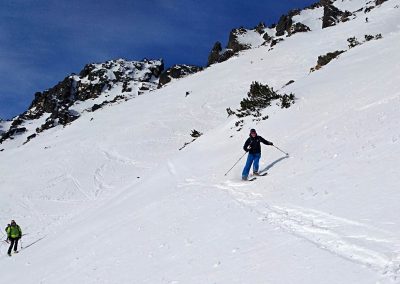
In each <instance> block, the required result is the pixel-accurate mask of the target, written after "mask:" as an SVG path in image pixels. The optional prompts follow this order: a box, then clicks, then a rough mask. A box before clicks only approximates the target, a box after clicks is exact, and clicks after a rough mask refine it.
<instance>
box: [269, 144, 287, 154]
mask: <svg viewBox="0 0 400 284" xmlns="http://www.w3.org/2000/svg"><path fill="white" fill-rule="evenodd" d="M273 146H274V147H275V148H276V149H278V150H279V151H281V152H282V153H284V154H285V155H286V156H289V153H286V152H285V151H282V150H281V149H279V148H278V147H276V146H275V145H273Z"/></svg>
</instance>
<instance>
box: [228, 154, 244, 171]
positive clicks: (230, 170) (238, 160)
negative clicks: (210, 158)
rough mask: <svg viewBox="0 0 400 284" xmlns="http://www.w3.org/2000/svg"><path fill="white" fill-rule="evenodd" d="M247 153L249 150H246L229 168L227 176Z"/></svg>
mask: <svg viewBox="0 0 400 284" xmlns="http://www.w3.org/2000/svg"><path fill="white" fill-rule="evenodd" d="M246 154H247V152H245V153H244V154H243V155H242V156H241V157H240V158H239V160H238V161H237V162H236V163H235V164H234V165H233V166H232V168H230V169H229V171H227V172H226V174H225V176H226V175H227V174H228V173H229V172H230V171H231V170H232V169H233V168H234V167H235V166H236V165H237V163H239V162H240V160H241V159H242V158H243V157H244V156H245V155H246Z"/></svg>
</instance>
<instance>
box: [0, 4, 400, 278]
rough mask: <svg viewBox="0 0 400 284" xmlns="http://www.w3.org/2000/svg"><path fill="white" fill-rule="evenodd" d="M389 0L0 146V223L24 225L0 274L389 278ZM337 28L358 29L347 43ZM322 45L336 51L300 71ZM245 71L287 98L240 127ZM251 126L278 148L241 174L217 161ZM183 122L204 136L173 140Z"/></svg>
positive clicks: (393, 152)
mask: <svg viewBox="0 0 400 284" xmlns="http://www.w3.org/2000/svg"><path fill="white" fill-rule="evenodd" d="M360 3H361V1H360ZM399 5H400V1H398V0H392V1H387V2H385V3H383V4H382V5H381V6H380V7H376V8H375V9H373V10H371V12H370V13H368V17H369V22H368V23H366V22H365V19H364V17H358V18H356V19H354V20H352V21H349V22H346V23H341V24H339V25H336V26H333V27H330V28H327V29H323V30H322V29H319V30H312V31H311V32H308V33H304V34H297V35H295V36H292V37H290V38H288V39H286V40H285V41H283V42H281V43H279V44H277V45H276V46H275V47H274V48H273V49H272V50H270V48H269V47H264V46H261V47H260V48H256V49H251V50H248V51H243V52H242V53H241V54H240V56H238V57H234V58H232V59H231V60H229V61H226V62H224V63H221V64H216V65H213V66H211V67H210V68H207V69H206V70H205V71H203V72H200V73H197V74H194V75H192V76H190V77H188V78H184V79H180V80H176V81H174V82H172V83H171V84H170V85H168V86H166V87H164V88H162V89H159V90H156V91H153V92H151V93H149V94H148V95H146V96H138V97H136V98H135V99H132V100H130V101H127V102H123V103H120V104H116V105H115V106H113V107H109V108H104V109H102V110H101V111H96V112H93V113H92V112H83V113H82V115H81V117H80V119H78V120H76V121H75V122H74V123H73V124H71V125H69V126H68V127H65V128H61V127H60V128H52V129H50V130H48V131H46V132H45V133H43V135H40V136H39V137H37V138H36V139H34V140H32V141H31V142H30V143H28V144H26V145H23V146H21V147H18V148H13V149H9V150H8V151H3V152H0V172H1V176H0V186H1V190H0V216H1V217H0V219H1V221H0V223H2V224H6V223H7V222H8V220H9V219H11V218H14V219H16V220H17V222H18V223H19V224H20V225H21V226H22V229H23V230H24V232H26V233H27V235H26V236H24V237H23V239H22V240H23V246H24V247H25V248H26V249H24V250H22V252H21V253H20V254H19V255H15V256H12V257H11V259H10V258H8V257H5V256H2V257H1V258H0V262H1V263H0V264H1V267H2V268H3V269H4V271H5V272H4V273H3V274H2V280H3V281H4V282H5V283H7V282H11V281H13V282H15V281H16V280H15V275H16V274H18V280H17V281H19V282H21V283H71V282H80V283H260V284H261V283H397V282H398V281H399V277H400V275H399V273H400V240H399V237H398V236H399V234H400V217H399V215H398V213H397V212H398V200H399V198H400V193H399V191H398V185H399V184H400V177H399V175H398V172H399V171H400V164H399V163H398V161H397V160H398V159H397V157H398V156H399V154H400V147H399V143H400V132H399V129H400V127H399V121H400V113H399V111H398V110H399V107H400V87H399V85H398V78H397V77H396V75H397V74H399V72H400V69H399V68H400V67H399V64H398V62H399V60H400V55H399V53H398V50H397V49H398V46H399V43H400V22H399V19H400V17H399V13H400V9H399V8H398V7H399ZM379 33H381V34H382V37H383V38H382V39H380V40H371V41H365V40H364V38H365V37H364V36H365V35H366V34H371V35H376V34H379ZM350 37H356V38H358V39H359V41H360V42H363V44H361V45H358V46H356V47H354V48H351V49H349V47H348V42H347V39H348V38H350ZM335 50H345V51H346V52H345V53H342V54H341V55H340V57H338V58H337V59H335V60H333V61H331V62H330V63H329V64H328V65H326V66H324V67H323V68H322V69H320V70H318V71H315V72H312V73H309V70H310V68H311V67H313V66H315V64H316V62H317V58H318V56H320V55H324V54H326V53H328V52H332V51H335ZM290 80H294V81H295V82H294V83H293V84H290V85H288V86H285V87H283V86H284V85H285V84H286V83H287V82H288V81H290ZM252 81H259V82H262V83H264V84H268V85H270V86H272V87H274V88H275V89H277V90H278V89H279V90H280V92H286V93H289V92H293V93H295V94H296V97H297V101H296V103H295V105H294V106H292V107H291V108H289V109H286V110H282V109H280V108H278V107H277V106H272V107H270V108H268V109H266V110H265V111H264V112H263V115H268V116H269V119H267V120H265V121H261V122H259V123H257V122H255V121H253V120H252V118H250V117H249V118H246V119H245V120H244V122H243V123H244V130H243V131H240V132H238V131H236V128H235V127H234V124H235V122H236V121H237V120H238V119H237V118H233V117H229V118H227V114H226V111H225V109H226V108H227V107H231V108H232V109H234V108H236V107H239V103H240V101H241V99H242V98H243V97H245V96H246V93H247V91H248V89H249V86H250V84H251V82H252ZM282 87H283V88H282ZM281 88H282V89H281ZM187 92H189V95H186V94H187ZM253 127H255V128H256V129H257V131H258V133H259V134H260V135H262V136H263V137H264V138H266V139H268V140H270V141H273V142H274V144H275V145H276V146H278V147H279V148H282V149H284V150H285V151H287V152H289V153H290V156H289V157H286V156H285V155H282V153H281V152H279V151H278V150H277V149H275V148H273V147H263V154H262V161H261V169H266V170H267V171H268V172H269V174H268V175H267V176H265V177H260V178H258V179H257V180H256V181H254V182H252V183H243V182H242V181H240V176H241V170H242V166H243V163H244V161H241V162H240V163H239V165H238V166H237V167H235V168H234V169H233V170H232V171H231V172H230V173H229V174H228V175H227V176H225V175H224V174H225V173H226V171H227V170H228V169H229V168H230V167H231V166H232V165H233V164H234V163H235V162H236V161H237V160H238V159H239V157H240V156H241V155H242V149H241V147H242V145H243V143H244V140H245V139H246V138H247V136H248V131H247V130H248V129H250V128H253ZM193 129H196V130H198V131H200V132H202V133H203V135H202V136H201V137H200V138H198V139H197V140H196V141H194V142H192V143H190V144H189V145H187V146H186V147H185V148H184V149H183V150H181V151H179V150H178V149H179V148H181V147H182V145H183V144H184V143H185V142H191V141H192V137H191V136H190V132H191V130H193ZM1 232H3V231H1ZM5 249H6V247H5V245H4V243H2V246H1V252H2V254H4V251H5Z"/></svg>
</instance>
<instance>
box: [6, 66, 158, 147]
mask: <svg viewBox="0 0 400 284" xmlns="http://www.w3.org/2000/svg"><path fill="white" fill-rule="evenodd" d="M163 70H164V64H163V61H162V60H147V59H144V60H143V61H126V60H124V59H118V60H110V61H107V62H104V63H99V64H87V65H86V66H85V67H84V68H83V69H82V71H81V72H80V73H79V75H75V74H72V75H70V76H67V77H66V78H64V80H62V81H61V82H59V83H58V84H57V85H55V86H54V87H53V88H50V89H48V90H45V91H43V92H37V93H35V97H34V99H33V101H32V103H31V105H30V106H29V108H28V110H27V111H25V112H24V113H22V114H21V115H19V116H17V117H16V118H14V119H13V122H12V123H11V126H10V128H9V129H8V130H5V131H4V132H3V133H2V134H1V139H0V143H2V142H4V141H5V140H6V139H12V138H13V136H16V135H18V134H21V133H24V132H26V131H27V130H26V128H25V127H23V125H24V123H25V122H27V121H32V120H38V119H39V118H42V117H44V116H46V119H45V121H44V123H42V124H41V125H38V126H37V127H36V132H35V133H28V135H29V136H28V137H29V140H30V139H32V138H34V137H35V136H36V135H33V134H37V133H40V132H42V131H44V130H46V129H50V128H52V127H55V126H57V125H64V126H65V125H67V124H69V123H71V122H73V121H74V120H76V119H77V118H79V117H80V115H81V113H82V112H84V111H95V110H97V109H98V108H99V107H102V106H104V105H105V104H108V103H113V102H116V101H117V100H120V99H129V98H131V97H134V96H136V95H139V94H143V93H144V92H146V91H151V90H155V89H156V88H157V86H158V80H159V77H160V75H161V73H162V71H163ZM121 94H122V95H121ZM94 99H97V100H98V101H96V102H94ZM99 101H100V102H99ZM81 105H83V106H84V107H83V109H82V107H81Z"/></svg>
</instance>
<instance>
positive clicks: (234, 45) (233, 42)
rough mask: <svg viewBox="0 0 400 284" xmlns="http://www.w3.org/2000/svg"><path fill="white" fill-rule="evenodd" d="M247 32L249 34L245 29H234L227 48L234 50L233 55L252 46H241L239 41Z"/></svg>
mask: <svg viewBox="0 0 400 284" xmlns="http://www.w3.org/2000/svg"><path fill="white" fill-rule="evenodd" d="M246 32H247V30H246V29H245V28H243V27H240V28H238V29H233V30H232V31H231V32H230V34H229V40H228V45H227V48H228V49H230V50H232V51H233V53H236V52H239V51H242V50H246V49H249V48H250V46H248V45H244V44H241V43H240V42H239V41H238V36H239V35H242V34H245V33H246Z"/></svg>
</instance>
